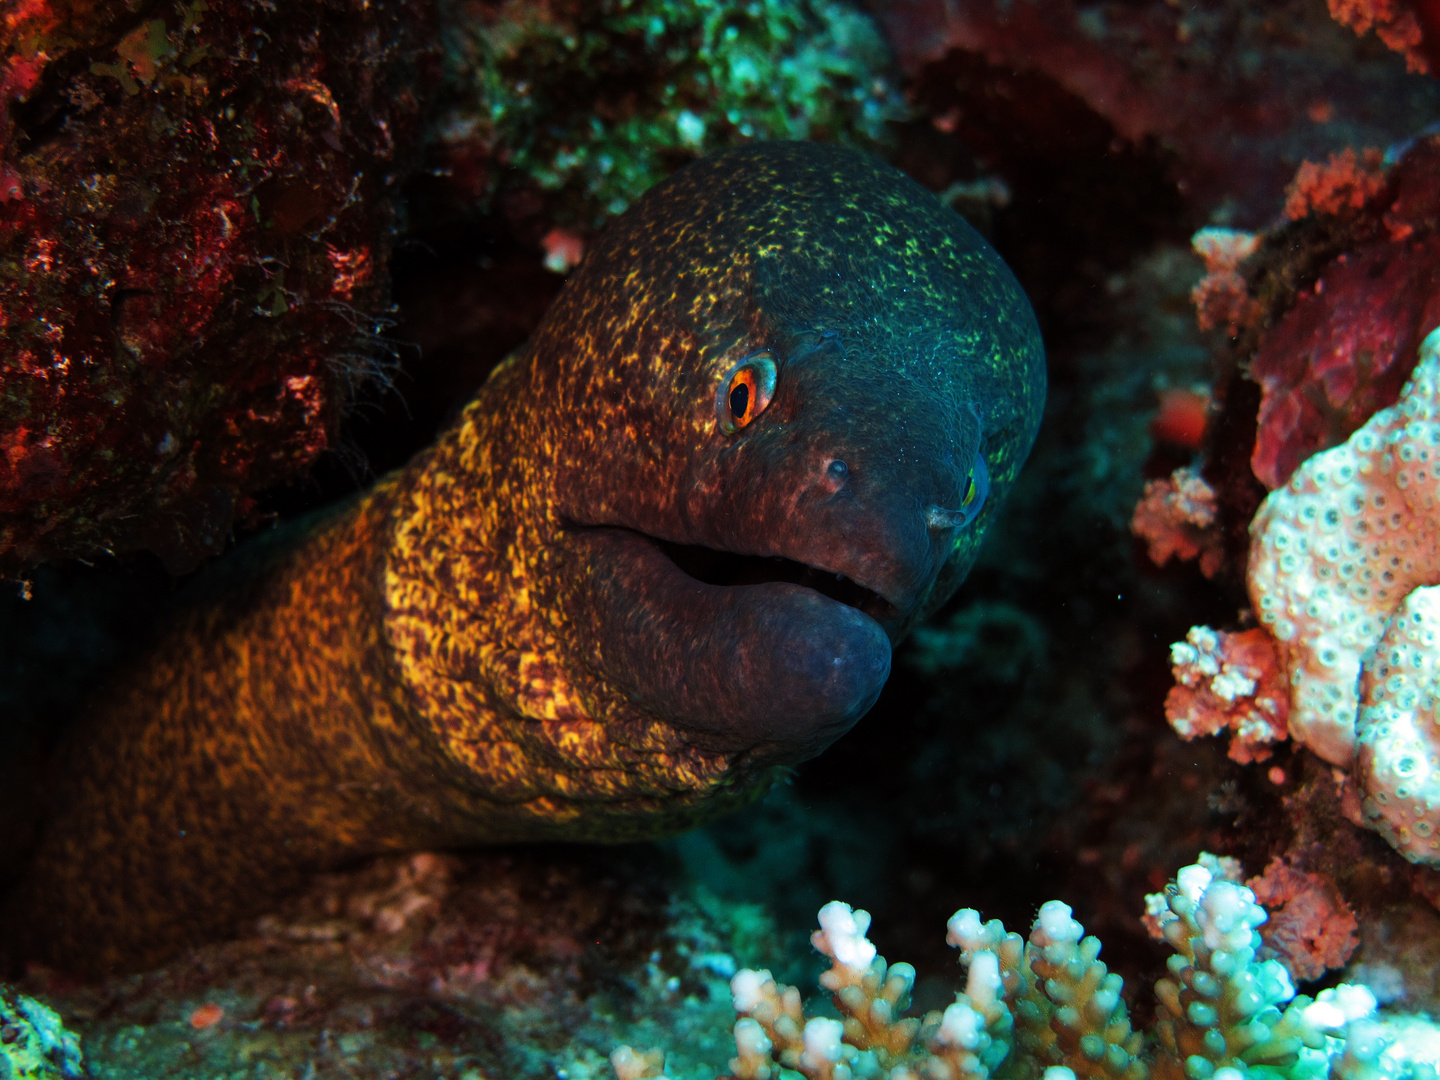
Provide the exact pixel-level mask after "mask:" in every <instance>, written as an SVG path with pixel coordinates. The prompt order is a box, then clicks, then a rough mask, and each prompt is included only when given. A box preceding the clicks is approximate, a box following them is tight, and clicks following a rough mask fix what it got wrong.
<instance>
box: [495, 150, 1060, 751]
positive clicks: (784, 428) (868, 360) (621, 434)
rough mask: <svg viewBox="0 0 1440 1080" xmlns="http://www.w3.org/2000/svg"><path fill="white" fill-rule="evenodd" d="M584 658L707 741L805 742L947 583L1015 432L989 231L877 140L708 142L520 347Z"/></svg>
mask: <svg viewBox="0 0 1440 1080" xmlns="http://www.w3.org/2000/svg"><path fill="white" fill-rule="evenodd" d="M511 386H512V389H511V390H510V393H511V395H512V397H517V398H520V399H523V400H524V401H527V402H533V403H537V404H538V406H539V411H538V412H537V415H541V414H543V416H544V417H545V422H544V423H543V425H541V426H540V427H538V428H537V429H536V430H537V431H538V432H539V434H538V435H537V437H536V445H537V446H538V447H539V448H540V449H539V450H538V451H537V452H538V453H540V454H542V455H543V456H544V457H545V468H544V470H543V472H544V474H545V476H546V484H547V487H548V491H547V499H546V500H545V504H544V505H545V515H546V519H545V522H544V526H543V531H544V534H545V538H546V539H545V542H546V543H547V544H548V545H549V546H550V548H551V549H552V550H553V552H554V555H555V558H554V562H553V565H554V567H555V570H554V574H555V577H556V579H557V588H556V591H555V594H554V596H555V601H554V602H555V603H556V604H557V605H558V607H559V608H560V609H562V610H563V611H564V612H565V616H566V618H565V622H566V624H567V625H568V626H569V627H570V628H571V630H570V635H569V637H570V642H569V645H568V646H567V647H568V648H569V649H570V650H571V653H572V656H573V658H574V660H575V662H576V663H578V664H581V665H583V666H585V667H586V668H587V669H588V670H589V671H591V672H593V673H594V674H595V675H596V676H597V677H598V678H599V679H600V680H602V681H603V683H604V684H605V685H606V686H607V687H609V688H610V689H611V691H612V692H613V693H614V694H615V695H617V696H619V697H620V698H623V699H624V700H625V701H626V702H628V703H629V704H630V705H632V706H634V707H637V708H639V709H640V710H642V711H643V712H644V713H646V714H648V715H650V716H652V717H656V718H659V719H661V720H663V721H664V722H666V723H668V724H669V725H671V726H673V727H674V728H675V729H676V730H678V731H679V732H681V734H682V736H683V738H684V739H685V740H686V741H687V742H688V743H690V744H692V745H694V746H696V747H698V748H701V749H703V750H705V751H707V752H716V753H721V754H724V755H729V756H736V755H739V756H743V757H744V758H745V759H746V760H748V761H751V762H757V763H762V764H768V763H790V762H795V761H800V760H803V759H805V758H808V757H811V756H814V755H815V754H818V753H819V752H820V751H821V750H823V749H824V748H825V747H826V746H828V745H829V744H830V743H831V742H833V741H834V740H835V739H836V738H838V737H839V736H840V735H841V734H843V733H844V732H845V731H847V730H848V729H849V728H850V727H851V726H852V725H853V724H854V723H855V722H856V721H857V720H858V719H859V718H860V717H861V716H862V715H863V714H864V713H865V712H866V711H867V710H868V709H869V708H870V707H871V705H873V704H874V702H875V700H876V698H877V696H878V695H879V693H880V690H881V687H882V686H883V685H884V682H885V680H886V678H887V676H888V674H889V670H890V663H891V649H892V647H893V646H894V645H895V644H896V643H898V642H899V641H900V639H901V638H902V637H903V636H904V635H905V634H906V633H907V632H908V631H909V630H910V628H911V627H913V626H914V625H915V623H916V622H917V621H918V620H920V619H921V618H923V617H924V616H925V615H926V614H927V613H928V612H930V611H933V610H934V609H935V608H936V607H937V606H938V605H939V604H941V603H943V602H944V600H945V599H946V598H948V596H949V595H950V594H951V593H952V592H953V590H954V588H955V587H956V586H957V585H958V583H959V581H960V580H961V578H963V576H964V574H965V572H966V571H967V570H968V568H969V565H970V563H971V562H972V561H973V559H974V556H975V552H976V550H977V546H978V542H979V536H980V534H981V532H982V531H983V529H984V526H985V524H986V523H987V522H988V520H989V519H990V517H991V515H992V514H993V512H994V508H995V506H996V505H997V504H998V502H999V500H1000V498H1001V497H1002V496H1003V495H1004V493H1005V490H1006V489H1007V488H1008V487H1009V485H1010V484H1011V482H1012V481H1013V479H1014V476H1015V473H1016V471H1017V470H1018V468H1019V465H1020V463H1021V462H1022V461H1023V460H1024V457H1025V455H1026V453H1028V450H1029V447H1030V444H1031V442H1032V441H1033V438H1034V434H1035V428H1036V425H1037V423H1038V418H1039V412H1040V408H1041V405H1042V403H1043V397H1044V373H1043V353H1042V349H1041V345H1040V341H1039V334H1038V330H1037V328H1036V324H1035V321H1034V316H1033V313H1032V312H1031V309H1030V307H1029V304H1028V302H1027V301H1026V299H1025V296H1024V294H1023V292H1022V291H1021V290H1020V288H1019V286H1018V284H1017V283H1016V282H1015V280H1014V278H1013V276H1011V274H1010V273H1009V271H1008V269H1007V268H1006V267H1005V266H1004V264H1003V263H1002V262H1001V261H1000V259H999V257H998V256H997V255H996V254H995V253H994V251H993V250H992V249H991V248H990V247H989V246H988V245H987V244H986V243H985V241H984V240H983V239H982V238H981V237H979V236H978V234H976V233H975V232H974V231H973V230H972V229H970V228H969V226H968V225H966V224H965V222H964V221H963V220H962V219H961V218H959V217H958V216H957V215H956V214H954V213H953V212H952V211H950V210H949V209H947V208H945V207H944V206H943V205H941V204H940V203H939V202H938V201H937V200H936V199H935V198H934V196H933V195H931V194H929V193H928V192H926V191H925V190H924V189H922V188H920V187H919V186H918V185H916V184H914V183H913V182H912V181H910V180H908V179H907V178H905V177H904V176H903V175H902V174H900V173H899V172H897V171H896V170H894V169H891V168H889V167H888V166H885V165H884V164H882V163H880V162H878V161H875V160H873V159H871V158H868V157H865V156H864V155H861V154H858V153H855V152H853V151H847V150H841V149H838V148H835V147H825V146H818V145H815V144H784V143H780V144H758V145H753V146H750V147H746V148H743V149H741V150H737V151H731V152H728V153H725V154H720V155H716V156H715V157H712V158H708V159H705V160H704V161H701V162H699V163H697V164H696V165H693V166H691V167H690V168H688V169H686V170H683V171H682V172H681V173H679V174H677V175H676V176H675V177H673V178H671V180H669V181H667V182H666V183H664V184H662V185H660V186H659V187H658V188H656V189H654V190H653V191H652V192H650V193H649V194H647V195H646V196H645V197H644V198H643V199H642V200H640V202H639V203H637V205H636V206H635V207H633V208H632V209H631V210H630V211H628V212H627V213H626V214H625V215H624V216H622V217H621V218H620V219H619V220H618V221H617V222H616V223H615V224H614V225H612V226H611V228H610V229H609V230H608V231H607V233H606V234H605V235H604V236H603V237H602V238H601V239H600V241H599V242H598V244H597V245H596V246H595V247H594V248H593V249H592V250H591V251H590V252H589V254H588V255H587V258H586V261H585V263H584V264H582V267H581V268H580V270H579V271H578V272H577V273H576V275H575V276H574V277H573V278H572V279H571V281H570V282H568V283H567V286H566V289H565V290H564V292H563V293H562V295H561V297H560V298H559V300H558V301H557V303H556V305H555V307H554V308H552V311H551V312H550V313H549V314H548V315H547V318H546V320H545V322H544V323H543V324H542V326H541V328H540V330H539V331H538V332H537V335H536V337H535V338H534V339H533V341H532V343H531V346H530V347H529V349H528V350H527V354H526V355H525V356H524V357H522V358H521V363H520V365H519V369H518V370H517V371H516V372H515V373H514V374H513V376H512V382H511Z"/></svg>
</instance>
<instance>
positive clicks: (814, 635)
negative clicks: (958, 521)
mask: <svg viewBox="0 0 1440 1080" xmlns="http://www.w3.org/2000/svg"><path fill="white" fill-rule="evenodd" d="M557 543H558V545H559V546H561V547H563V548H564V549H565V550H566V556H565V557H566V560H567V562H569V565H570V566H571V570H570V571H569V572H568V573H567V574H566V577H567V579H568V580H569V581H570V582H571V585H570V588H569V592H568V599H567V600H566V601H565V606H566V607H567V609H568V614H569V617H570V619H571V621H572V625H576V626H577V627H584V628H585V631H586V633H585V635H584V637H585V639H586V641H587V642H588V644H587V646H586V649H587V652H588V657H587V658H586V660H585V662H586V663H587V664H588V665H589V666H591V667H592V668H593V669H594V670H595V671H596V672H597V673H598V674H599V675H601V676H602V677H603V678H604V680H605V681H606V682H607V683H608V684H610V686H612V687H613V688H614V689H615V690H617V691H619V692H620V694H621V696H622V698H623V699H624V700H626V701H628V702H629V703H630V705H631V706H633V707H638V708H639V709H641V710H642V711H643V712H645V713H648V714H649V715H651V716H653V717H655V718H657V719H661V720H664V721H666V722H668V723H670V724H671V725H672V726H674V727H675V728H676V729H677V730H678V731H679V732H680V733H681V734H682V737H683V738H684V739H685V740H686V741H687V742H689V743H690V744H692V745H694V746H696V747H698V748H700V749H703V750H705V751H707V752H718V753H723V754H727V755H736V756H738V757H741V758H744V759H746V760H749V761H752V762H757V763H763V764H791V763H795V762H799V761H803V760H805V759H807V758H810V757H814V756H815V755H816V754H818V753H820V752H821V751H822V750H824V749H825V747H827V746H829V745H830V744H831V743H832V742H834V741H835V740H836V739H837V738H839V737H840V736H841V735H843V734H844V733H845V732H846V731H848V730H849V729H850V728H851V727H852V726H854V724H855V722H856V721H857V720H859V719H860V717H861V716H863V715H864V714H865V713H866V712H867V711H868V710H869V709H870V706H871V705H873V704H874V702H875V699H876V698H877V697H878V696H879V694H880V690H881V687H883V686H884V684H885V680H886V679H887V678H888V676H889V673H890V659H891V656H890V637H889V634H888V633H887V630H886V628H885V627H884V626H883V625H882V624H881V622H880V621H879V620H877V619H876V618H875V617H873V616H872V615H870V614H869V613H867V612H866V611H865V610H863V607H862V606H860V605H868V606H870V607H872V608H874V609H876V610H877V612H878V613H880V614H882V615H885V614H888V613H889V612H890V611H892V610H893V608H892V606H891V605H890V604H889V602H888V601H886V600H884V599H883V598H882V597H880V596H879V595H878V594H876V593H874V592H873V591H872V590H868V589H864V588H863V587H861V586H857V585H855V584H854V583H853V582H852V583H849V584H847V583H846V582H845V581H843V580H841V581H838V582H837V581H836V578H835V575H834V573H824V572H822V571H818V570H814V569H812V568H806V567H803V566H799V564H790V563H789V561H788V560H771V559H759V560H748V559H746V558H745V557H743V556H735V557H732V556H730V555H729V553H725V552H707V551H706V550H705V549H701V550H700V551H696V550H693V549H687V548H685V547H683V546H679V545H671V544H666V543H665V542H663V541H660V540H657V539H655V538H653V537H651V536H648V535H646V534H644V533H640V532H636V531H634V530H631V529H626V528H620V527H612V526H569V527H567V528H565V529H563V530H562V531H561V533H560V534H559V536H557ZM667 548H668V549H669V550H667ZM671 552H674V553H675V554H674V555H673V556H672V554H671ZM676 556H678V558H677V557H676ZM682 564H688V566H689V567H690V568H692V569H693V570H695V571H697V572H698V573H700V574H704V575H705V576H710V577H716V578H718V579H719V580H717V581H706V580H704V579H703V577H701V576H696V574H694V573H691V572H688V571H687V569H686V568H685V565H682ZM797 577H798V578H800V579H802V580H803V579H806V578H810V579H811V580H814V581H815V582H816V584H822V583H823V584H824V585H825V588H826V589H828V590H831V591H836V590H838V591H839V592H840V593H841V594H842V596H848V597H850V598H853V599H854V600H856V601H858V604H851V603H846V602H844V600H843V599H837V598H833V597H831V596H827V595H826V594H825V593H824V592H822V591H821V590H820V589H817V588H813V587H811V586H809V585H806V584H802V583H801V581H797V580H793V579H794V578H797Z"/></svg>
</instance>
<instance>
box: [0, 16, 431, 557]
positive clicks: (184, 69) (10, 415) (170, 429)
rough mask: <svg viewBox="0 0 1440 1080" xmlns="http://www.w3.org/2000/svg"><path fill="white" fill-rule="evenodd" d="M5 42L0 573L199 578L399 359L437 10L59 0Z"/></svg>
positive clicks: (11, 19) (0, 62) (0, 123)
mask: <svg viewBox="0 0 1440 1080" xmlns="http://www.w3.org/2000/svg"><path fill="white" fill-rule="evenodd" d="M5 25H6V27H7V34H6V37H5V44H4V47H3V55H0V72H4V75H3V78H0V170H3V174H4V177H5V180H4V194H3V197H0V335H3V340H4V353H3V360H0V568H8V569H9V570H11V571H14V570H16V569H19V568H23V567H24V566H26V565H28V564H31V563H33V562H35V561H37V560H42V559H49V558H57V557H63V556H70V555H93V554H96V553H99V552H102V551H107V550H123V549H133V548H149V549H151V550H153V551H156V552H158V553H159V554H160V555H161V556H162V558H164V559H165V560H166V562H167V563H168V565H170V566H171V567H172V568H173V569H174V570H176V571H180V570H185V569H188V568H191V567H193V566H194V565H195V564H196V563H197V562H198V561H199V560H200V559H202V558H204V557H205V556H207V555H209V554H213V553H214V552H215V551H217V550H219V549H220V548H221V547H223V545H224V543H225V541H226V540H227V538H228V535H229V532H230V528H231V523H232V522H233V521H234V520H235V519H236V518H237V516H241V515H243V514H244V513H245V511H246V509H247V507H248V506H249V505H250V504H249V502H248V501H247V500H249V499H250V497H251V496H252V495H253V494H254V493H256V492H257V491H259V490H260V489H262V488H264V487H266V486H268V485H272V484H275V483H276V482H277V481H280V480H282V479H286V478H289V477H293V476H295V475H297V474H298V473H299V472H301V471H302V470H303V469H305V468H306V467H308V466H309V465H311V464H312V463H313V462H314V461H315V460H316V458H317V456H318V455H320V454H321V453H322V452H323V451H324V450H326V449H327V448H329V447H331V446H333V445H334V441H335V437H336V433H337V424H338V420H339V416H340V411H341V408H342V406H343V405H344V403H345V402H346V400H347V399H348V397H349V395H350V393H351V391H352V389H353V385H354V384H355V383H356V382H357V381H363V380H364V379H365V378H366V377H367V376H368V374H369V373H370V372H371V371H372V370H373V369H374V368H375V366H376V365H377V364H379V363H383V362H384V361H385V360H386V358H387V353H386V350H385V347H384V346H382V345H380V344H379V343H378V339H377V338H376V337H375V334H376V331H377V330H379V329H380V326H381V324H382V322H383V316H384V314H385V313H386V311H387V306H388V285H387V280H388V279H387V269H386V267H387V263H388V259H389V254H390V250H391V247H392V244H393V232H394V229H395V225H396V220H397V219H396V207H395V202H396V196H397V194H398V190H399V185H400V183H401V182H402V181H403V180H404V179H405V177H406V175H407V172H408V170H410V169H411V168H413V166H414V165H415V164H416V163H417V158H416V153H415V151H416V148H417V146H418V141H419V124H420V113H421V107H422V98H423V96H424V95H425V94H426V92H427V87H429V86H430V85H432V84H433V77H432V75H431V74H427V72H429V71H430V70H431V69H433V66H434V65H433V64H431V63H429V61H430V60H431V59H433V54H429V53H427V51H426V45H427V40H428V37H429V36H430V34H431V30H430V16H429V12H428V8H427V6H426V5H425V4H423V3H421V4H402V3H388V2H387V3H365V4H358V3H350V2H348V0H316V2H311V3H300V4H290V5H286V6H284V7H283V8H276V7H275V6H273V5H270V4H265V3H243V4H231V5H220V6H216V5H206V4H205V3H203V2H198V3H182V2H178V0H177V2H173V3H171V2H166V3H163V4H161V5H159V6H157V7H152V8H147V9H146V11H145V12H144V13H143V14H140V13H134V12H132V11H130V9H126V8H123V7H121V8H114V9H106V10H105V11H103V12H101V11H99V10H97V9H92V8H91V7H90V6H87V5H82V4H70V3H68V2H67V0H55V2H53V3H52V2H48V0H46V2H41V3H34V4H24V5H19V6H18V7H17V6H15V5H10V7H9V9H8V13H7V15H6V23H5ZM357 73H360V74H357Z"/></svg>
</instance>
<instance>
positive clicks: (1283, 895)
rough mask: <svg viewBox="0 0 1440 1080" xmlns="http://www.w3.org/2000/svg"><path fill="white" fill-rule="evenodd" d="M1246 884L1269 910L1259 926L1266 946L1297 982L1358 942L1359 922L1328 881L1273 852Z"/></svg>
mask: <svg viewBox="0 0 1440 1080" xmlns="http://www.w3.org/2000/svg"><path fill="white" fill-rule="evenodd" d="M1245 884H1246V886H1247V887H1248V888H1249V889H1250V890H1251V891H1252V892H1254V894H1255V899H1256V900H1258V901H1260V903H1261V904H1263V905H1264V906H1265V907H1266V908H1268V909H1269V911H1270V920H1269V922H1268V923H1267V924H1266V925H1265V927H1264V928H1263V929H1262V930H1261V935H1262V936H1263V937H1264V938H1265V944H1266V946H1267V947H1268V948H1269V949H1270V951H1271V952H1273V953H1275V955H1276V956H1277V957H1278V959H1279V960H1280V961H1281V962H1282V963H1283V964H1284V965H1285V966H1286V967H1287V968H1289V969H1290V975H1291V977H1292V978H1294V979H1295V981H1296V982H1309V981H1310V980H1312V979H1318V978H1320V976H1321V975H1324V974H1325V972H1327V971H1329V970H1331V969H1332V968H1339V967H1344V966H1345V963H1346V961H1348V960H1349V959H1350V955H1351V954H1352V953H1353V952H1354V951H1355V947H1356V946H1357V945H1358V944H1359V937H1358V930H1359V923H1358V922H1357V921H1356V919H1355V912H1354V911H1353V910H1351V908H1350V905H1349V904H1347V903H1346V902H1345V900H1344V898H1343V897H1341V895H1340V892H1339V890H1338V889H1336V887H1335V884H1334V883H1333V882H1331V881H1329V880H1327V879H1326V878H1324V877H1321V876H1320V875H1319V874H1311V873H1308V872H1307V871H1304V870H1298V869H1296V868H1295V867H1293V866H1291V865H1290V864H1289V863H1288V862H1287V861H1285V860H1284V859H1282V858H1280V857H1278V856H1277V857H1276V858H1274V859H1271V860H1270V865H1269V866H1267V867H1265V872H1264V873H1263V874H1261V875H1260V876H1259V877H1254V878H1251V879H1250V880H1249V881H1247V882H1246V883H1245Z"/></svg>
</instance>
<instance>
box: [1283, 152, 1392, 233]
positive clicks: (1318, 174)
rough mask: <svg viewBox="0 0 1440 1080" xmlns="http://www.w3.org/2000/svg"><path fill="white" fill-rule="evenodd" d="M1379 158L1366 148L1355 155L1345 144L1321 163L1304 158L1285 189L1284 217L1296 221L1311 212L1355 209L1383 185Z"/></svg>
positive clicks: (1380, 156) (1383, 175) (1321, 212)
mask: <svg viewBox="0 0 1440 1080" xmlns="http://www.w3.org/2000/svg"><path fill="white" fill-rule="evenodd" d="M1383 160H1384V159H1383V157H1382V155H1381V153H1380V151H1379V150H1376V149H1373V148H1370V149H1366V150H1365V151H1363V152H1362V153H1361V154H1360V155H1359V156H1357V155H1356V153H1355V151H1354V150H1353V149H1352V148H1350V147H1348V146H1347V147H1346V148H1345V149H1344V150H1341V151H1340V152H1339V153H1338V154H1331V155H1330V160H1329V161H1328V162H1327V163H1326V164H1324V165H1321V164H1320V163H1319V162H1315V161H1307V162H1305V163H1304V164H1302V165H1301V166H1300V170H1299V171H1298V172H1297V173H1296V174H1295V179H1294V180H1292V181H1290V186H1289V187H1287V188H1286V189H1285V216H1286V217H1287V218H1289V219H1290V220H1291V221H1299V220H1301V219H1302V218H1306V217H1309V216H1310V215H1311V214H1339V213H1342V212H1344V211H1345V210H1346V209H1347V208H1348V209H1351V210H1359V209H1360V208H1361V207H1362V206H1364V205H1365V204H1366V202H1368V201H1369V200H1370V199H1371V198H1373V197H1374V196H1376V195H1378V194H1379V193H1380V192H1381V191H1382V190H1384V188H1385V170H1384V168H1383V166H1382V162H1383Z"/></svg>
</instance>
